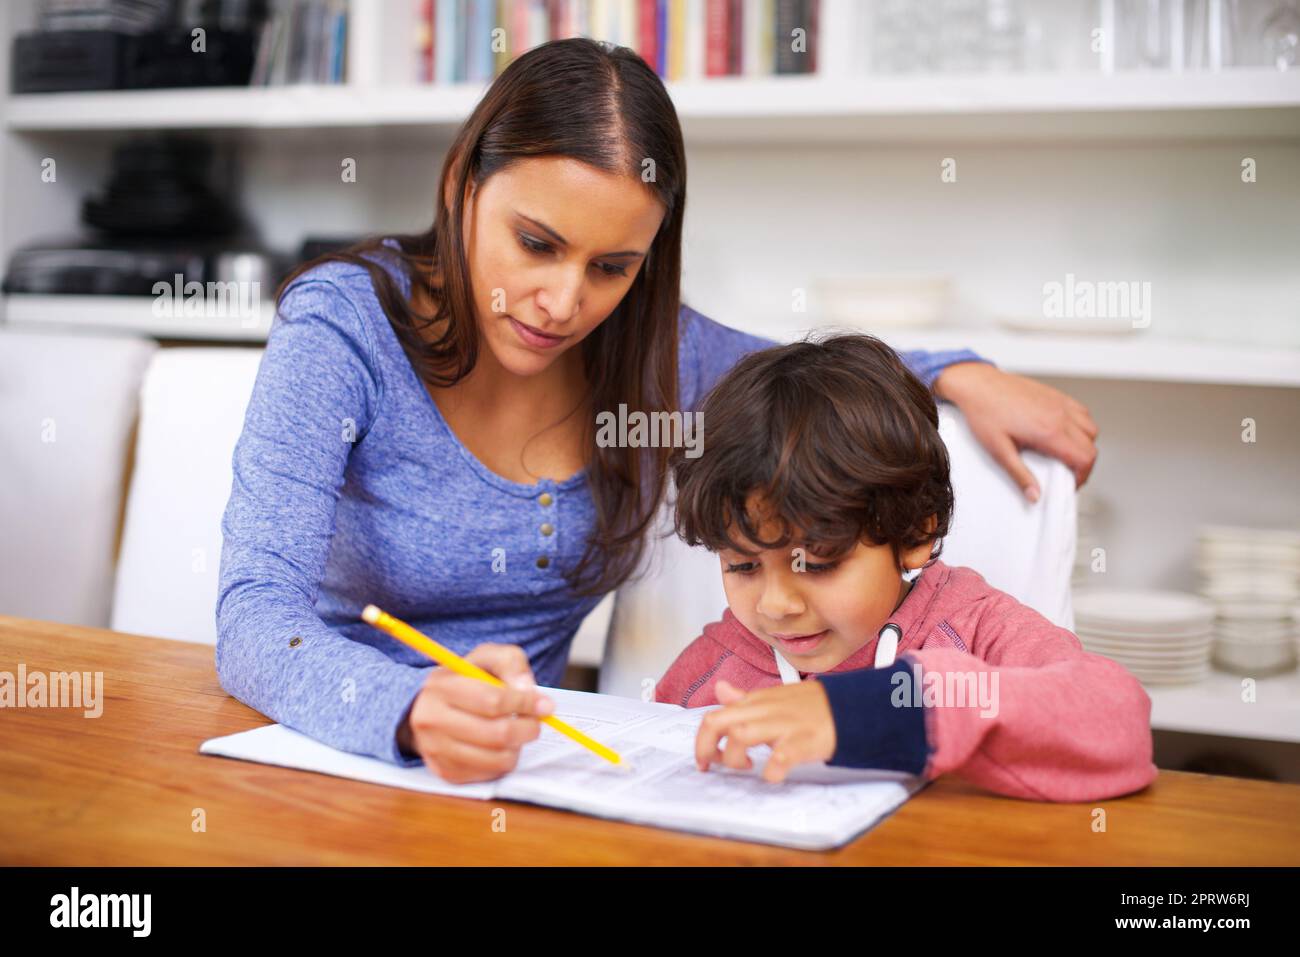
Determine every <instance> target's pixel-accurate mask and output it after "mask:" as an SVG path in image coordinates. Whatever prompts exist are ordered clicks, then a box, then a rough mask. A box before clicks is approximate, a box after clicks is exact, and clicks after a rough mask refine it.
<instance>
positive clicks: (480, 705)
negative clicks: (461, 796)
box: [397, 644, 555, 784]
mask: <svg viewBox="0 0 1300 957" xmlns="http://www.w3.org/2000/svg"><path fill="white" fill-rule="evenodd" d="M465 658H466V660H467V661H469V662H471V663H473V664H474V665H476V666H478V667H480V668H482V669H483V670H485V671H487V672H488V673H490V674H493V675H495V676H496V677H498V678H500V679H501V680H502V681H503V682H504V685H500V686H498V685H491V684H488V683H486V682H484V681H480V680H478V679H476V678H470V677H467V676H465V675H462V674H457V673H456V672H455V671H453V670H451V669H450V668H435V669H434V670H433V671H432V672H431V673H430V675H429V677H428V678H427V679H426V680H425V682H424V686H423V687H421V688H420V693H419V694H418V695H417V696H416V698H415V701H414V703H413V704H412V705H411V710H410V713H409V714H408V715H407V719H406V721H405V722H404V723H403V724H402V728H401V731H399V733H398V736H397V741H398V744H399V745H400V746H401V748H402V750H403V751H405V752H407V753H408V754H417V755H419V756H420V757H421V758H423V759H424V763H425V764H426V765H427V766H428V768H429V770H430V771H432V772H433V773H434V774H436V775H438V777H440V778H442V779H443V780H445V781H448V782H449V783H451V784H469V783H470V782H473V781H491V780H494V779H495V778H499V777H501V775H503V774H506V773H507V772H509V771H512V770H514V767H515V765H516V764H518V763H519V749H520V748H521V747H523V746H524V745H525V744H527V743H528V742H529V741H534V740H536V738H537V736H538V735H539V734H541V730H542V726H541V722H540V720H539V718H541V717H543V716H545V715H548V714H550V713H551V712H553V711H554V710H555V704H554V702H552V701H551V699H550V698H548V697H546V696H545V695H543V694H541V692H539V691H538V690H537V685H536V682H535V681H534V680H533V672H532V669H531V668H529V667H528V656H527V655H526V654H524V652H523V649H522V648H520V647H518V646H517V645H498V644H484V645H479V646H478V647H477V648H475V649H474V650H473V651H471V652H470V653H469V654H468V655H466V656H465Z"/></svg>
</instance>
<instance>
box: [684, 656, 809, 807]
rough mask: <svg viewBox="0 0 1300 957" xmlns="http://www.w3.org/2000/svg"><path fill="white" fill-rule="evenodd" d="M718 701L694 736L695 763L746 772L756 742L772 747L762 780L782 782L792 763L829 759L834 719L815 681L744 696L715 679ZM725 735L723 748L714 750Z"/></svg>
mask: <svg viewBox="0 0 1300 957" xmlns="http://www.w3.org/2000/svg"><path fill="white" fill-rule="evenodd" d="M717 692H718V702H719V703H720V704H722V705H723V706H724V707H722V708H719V709H718V710H717V711H710V712H709V713H708V714H706V715H705V716H704V720H703V721H701V722H700V730H699V732H698V733H697V734H696V736H695V764H696V766H697V767H698V768H699V769H700V770H701V771H707V770H708V769H709V767H710V766H711V765H712V764H713V762H714V761H721V762H722V764H723V765H724V766H725V767H729V768H736V769H737V770H746V769H748V768H752V767H753V766H754V764H753V762H752V761H750V759H749V755H748V754H747V753H746V751H747V749H749V748H752V747H754V746H755V745H758V744H768V745H771V747H772V757H771V758H769V759H768V762H767V767H765V768H764V769H763V779H764V780H766V781H771V782H773V783H774V784H775V783H779V782H781V781H784V780H785V777H786V775H787V774H788V773H789V772H790V768H792V767H793V766H794V765H796V764H807V763H811V762H820V761H829V760H830V759H831V756H832V755H834V754H835V721H834V718H833V716H832V715H831V704H830V700H829V699H828V698H827V697H826V689H825V688H823V687H822V686H821V682H819V681H815V680H814V681H801V682H799V683H798V684H794V685H781V686H780V687H779V688H759V689H758V690H757V691H751V692H749V693H748V694H746V693H745V692H743V691H741V690H740V689H738V688H736V687H735V686H733V685H730V684H728V683H727V682H725V681H719V682H718V686H717ZM724 737H725V738H726V739H727V745H726V750H725V752H724V751H721V750H719V748H718V742H719V741H720V740H721V739H722V738H724Z"/></svg>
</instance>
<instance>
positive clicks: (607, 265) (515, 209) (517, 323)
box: [464, 156, 665, 376]
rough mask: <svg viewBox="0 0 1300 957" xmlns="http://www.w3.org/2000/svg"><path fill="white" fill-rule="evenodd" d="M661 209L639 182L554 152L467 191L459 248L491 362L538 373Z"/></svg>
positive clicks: (638, 257) (628, 263)
mask: <svg viewBox="0 0 1300 957" xmlns="http://www.w3.org/2000/svg"><path fill="white" fill-rule="evenodd" d="M664 212H665V209H664V207H663V205H662V204H661V203H660V202H659V201H658V200H657V199H656V198H655V196H654V195H653V193H652V191H651V190H650V189H649V188H648V187H647V186H646V184H644V183H642V182H641V181H640V180H638V179H635V178H633V177H631V176H618V175H614V174H611V173H606V172H604V171H602V170H598V169H596V168H594V167H592V166H588V165H587V164H585V163H580V162H578V161H577V160H574V159H570V158H568V157H559V156H545V157H533V158H529V159H524V160H520V161H519V162H517V163H515V164H513V165H511V166H510V167H508V168H507V169H504V170H502V171H500V172H498V173H496V174H495V175H493V176H491V177H489V178H488V180H487V181H486V182H485V183H483V185H482V186H481V187H480V188H479V189H478V190H475V191H473V192H472V194H471V195H470V196H469V197H468V199H467V202H466V204H465V223H464V229H465V247H466V251H467V256H468V259H469V268H470V279H471V282H472V284H473V286H472V288H473V299H474V307H475V311H476V312H477V321H478V326H479V331H480V335H481V336H482V340H483V343H484V344H485V345H486V346H487V348H488V350H490V352H491V354H492V355H493V356H494V357H495V358H496V360H497V362H498V363H499V364H500V365H501V366H502V367H503V368H504V369H505V370H506V371H508V372H511V373H513V374H515V375H520V376H533V375H537V374H538V373H540V372H542V371H544V370H546V369H548V368H550V367H551V366H552V365H553V364H554V363H555V361H556V360H557V359H558V358H560V357H561V356H562V355H564V354H565V353H567V352H569V350H571V349H573V347H574V346H576V345H577V344H578V343H579V342H581V341H582V340H583V339H585V338H586V337H587V335H588V334H589V333H590V332H591V331H592V330H593V329H595V328H596V327H597V326H598V325H600V324H601V322H603V321H604V320H605V318H606V317H607V316H609V314H610V313H611V312H613V311H614V308H615V307H616V306H617V305H618V303H619V301H620V300H622V298H623V296H624V294H625V293H626V292H627V291H628V288H629V287H630V286H631V285H632V282H633V280H634V279H635V278H636V273H637V270H638V269H640V268H641V265H642V263H643V262H644V261H645V257H646V255H647V254H648V253H649V251H650V244H651V242H652V241H653V240H654V237H655V234H656V233H657V232H658V230H659V224H660V223H661V222H662V221H663V217H664ZM574 355H576V353H575V354H574Z"/></svg>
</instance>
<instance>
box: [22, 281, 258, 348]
mask: <svg viewBox="0 0 1300 957" xmlns="http://www.w3.org/2000/svg"><path fill="white" fill-rule="evenodd" d="M153 303H154V299H153V297H152V296H38V295H26V294H19V293H15V294H11V295H7V296H5V297H3V299H0V309H2V311H3V317H4V321H5V323H6V324H11V325H14V326H22V325H27V326H46V327H51V328H67V329H83V330H100V331H110V332H134V333H141V334H144V335H148V336H155V337H157V338H160V339H229V340H231V341H237V342H264V341H266V336H267V333H268V332H269V331H270V329H271V319H272V317H273V315H274V313H273V312H272V310H271V309H270V308H269V306H268V305H267V304H263V305H262V307H261V308H260V309H258V310H257V311H256V313H255V314H254V315H252V316H249V317H244V316H239V315H232V316H184V315H181V316H174V317H167V316H157V315H155V314H154V309H153Z"/></svg>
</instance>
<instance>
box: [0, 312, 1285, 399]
mask: <svg viewBox="0 0 1300 957" xmlns="http://www.w3.org/2000/svg"><path fill="white" fill-rule="evenodd" d="M152 304H153V300H152V298H151V297H148V296H38V295H10V296H7V297H5V298H4V313H3V314H4V318H5V320H6V321H7V322H12V323H29V324H41V325H58V326H83V327H88V328H97V329H117V330H122V331H130V332H141V333H144V334H146V335H151V336H159V337H164V338H178V339H185V338H196V339H237V340H243V341H250V342H255V341H265V339H266V335H267V333H268V332H269V331H270V327H271V326H270V320H271V313H270V312H269V310H267V309H265V308H263V309H262V310H261V314H259V315H258V316H257V317H256V321H249V322H245V320H244V319H243V318H241V317H197V316H196V317H186V316H180V317H176V318H160V317H157V316H155V315H154V314H153V308H152ZM751 331H753V332H755V333H757V334H760V335H766V336H770V337H772V338H774V339H778V340H782V341H789V340H792V339H796V338H799V337H800V336H801V335H803V332H804V330H803V329H788V330H781V331H780V332H776V331H774V330H772V329H771V328H752V329H751ZM870 331H872V332H874V334H876V335H878V336H880V338H882V339H884V340H885V341H886V342H888V343H889V344H890V345H892V346H893V347H894V348H896V349H928V350H932V351H943V350H948V349H963V348H969V349H974V350H975V351H976V352H978V353H979V354H980V355H982V356H984V357H985V358H988V359H991V360H992V361H993V362H995V363H997V364H998V366H999V367H1000V368H1003V369H1006V370H1007V371H1008V372H1018V373H1021V374H1024V375H1034V376H1064V377H1068V378H1078V379H1123V380H1129V381H1136V382H1179V383H1204V384H1209V385H1251V386H1279V387H1285V388H1300V350H1297V349H1291V350H1287V349H1277V348H1272V347H1265V346H1238V345H1232V344H1229V343H1214V342H1188V341H1180V340H1176V339H1174V340H1171V339H1159V338H1155V337H1145V336H1142V335H1141V334H1134V335H1133V336H1078V335H1075V336H1066V335H1053V334H1031V333H1024V334H1014V333H1003V332H985V331H980V330H974V329H972V330H968V331H967V330H962V329H943V330H898V331H893V330H889V329H874V330H870Z"/></svg>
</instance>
